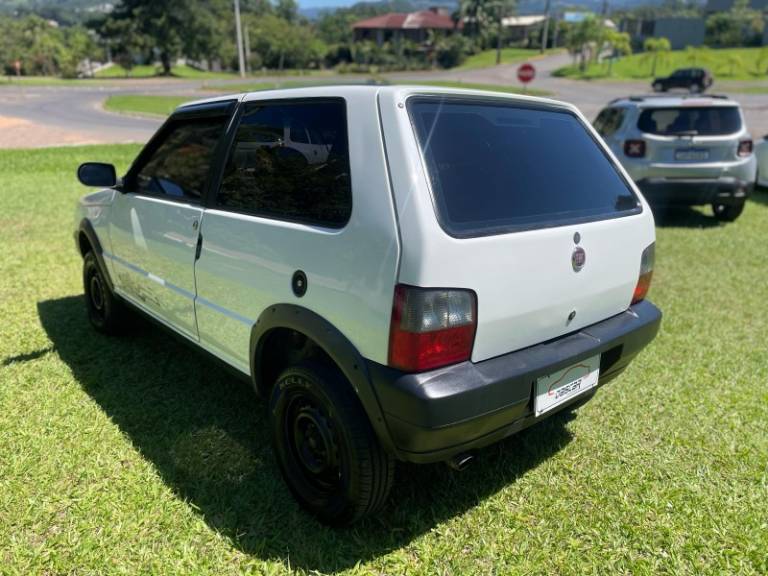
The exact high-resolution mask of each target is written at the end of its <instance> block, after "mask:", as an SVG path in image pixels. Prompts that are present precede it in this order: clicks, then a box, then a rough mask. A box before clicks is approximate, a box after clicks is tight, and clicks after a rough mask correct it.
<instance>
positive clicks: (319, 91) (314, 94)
mask: <svg viewBox="0 0 768 576" xmlns="http://www.w3.org/2000/svg"><path fill="white" fill-rule="evenodd" d="M361 94H362V95H366V94H367V95H369V96H370V97H371V98H377V97H378V96H379V95H383V94H394V95H395V96H396V97H400V98H403V99H405V98H407V97H409V96H412V95H419V94H424V95H428V94H434V95H445V96H451V95H454V96H475V97H483V96H485V97H489V96H490V97H493V98H502V99H505V100H509V101H510V102H518V103H528V104H531V103H535V104H539V105H544V106H547V107H557V108H566V109H568V110H572V111H574V112H577V113H578V109H577V108H576V107H575V106H573V105H572V104H569V103H567V102H561V101H558V100H552V99H549V98H541V97H537V96H528V95H525V94H511V93H507V92H494V91H490V90H475V89H465V88H445V87H439V86H421V85H377V84H364V85H354V84H335V85H327V86H312V87H304V88H278V89H274V90H259V91H256V92H241V93H239V94H230V95H226V96H217V97H213V98H205V99H202V100H194V101H191V102H186V103H184V104H181V105H180V106H179V107H178V108H177V109H176V110H177V111H180V110H184V109H187V108H189V107H193V106H199V105H203V104H211V103H214V102H222V101H227V100H238V101H243V102H250V101H258V100H278V99H284V98H285V99H288V98H318V97H320V98H322V97H326V98H333V97H336V98H338V97H341V98H343V97H345V96H360V95H361Z"/></svg>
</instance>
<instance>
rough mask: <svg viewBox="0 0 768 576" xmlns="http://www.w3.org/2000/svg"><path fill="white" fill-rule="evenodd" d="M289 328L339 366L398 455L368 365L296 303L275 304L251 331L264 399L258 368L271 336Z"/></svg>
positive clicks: (255, 379) (254, 374)
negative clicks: (305, 338)
mask: <svg viewBox="0 0 768 576" xmlns="http://www.w3.org/2000/svg"><path fill="white" fill-rule="evenodd" d="M280 328H288V329H290V330H295V331H297V332H300V333H302V334H304V335H305V336H307V337H308V338H311V339H312V340H313V341H314V342H315V343H316V344H317V345H318V346H320V347H321V348H322V349H323V351H324V352H325V353H326V354H328V356H329V357H330V358H331V359H332V360H333V361H334V363H336V365H337V366H338V367H339V369H340V370H341V372H342V373H343V374H344V376H345V377H346V378H347V380H348V381H349V382H350V383H351V385H352V388H353V389H354V391H355V392H356V394H357V397H358V398H359V399H360V403H361V404H362V405H363V409H364V410H365V412H366V414H367V415H368V419H369V420H370V422H371V426H372V427H373V430H374V432H375V433H376V436H377V437H378V439H379V441H380V442H381V444H382V446H383V447H384V449H385V450H387V451H388V452H390V453H391V454H393V455H395V456H397V455H398V451H397V449H396V448H395V446H394V443H393V442H392V439H391V436H390V434H389V429H388V428H387V425H386V421H385V420H384V414H383V412H382V410H381V405H380V404H379V400H378V397H377V396H376V392H375V390H374V387H373V385H372V383H371V376H370V374H369V373H368V362H367V361H366V360H365V359H364V358H363V356H362V355H361V354H360V352H358V350H357V348H356V347H355V346H354V345H353V344H352V343H351V342H350V341H349V340H348V339H347V337H346V336H344V334H342V333H341V331H340V330H339V329H338V328H336V327H335V326H334V325H333V324H331V323H330V322H328V321H327V320H326V319H325V318H323V317H322V316H320V315H318V314H317V313H315V312H313V311H311V310H309V309H307V308H304V307H303V306H297V305H295V304H275V305H272V306H269V307H268V308H266V309H265V310H264V311H263V312H262V313H261V315H260V316H259V319H258V320H257V321H256V324H254V326H253V328H252V329H251V342H250V358H251V382H252V383H253V386H254V389H255V390H256V391H257V393H259V394H260V395H262V396H264V392H265V390H266V387H267V383H266V382H261V381H260V379H261V377H260V371H259V370H258V366H259V364H260V362H261V356H262V353H263V351H264V345H265V344H266V341H267V336H268V335H269V333H270V332H272V331H273V330H275V329H280Z"/></svg>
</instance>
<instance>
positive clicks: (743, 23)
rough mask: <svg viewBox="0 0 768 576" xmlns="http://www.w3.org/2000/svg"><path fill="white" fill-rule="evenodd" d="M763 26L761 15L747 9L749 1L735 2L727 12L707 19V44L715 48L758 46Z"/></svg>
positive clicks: (740, 0)
mask: <svg viewBox="0 0 768 576" xmlns="http://www.w3.org/2000/svg"><path fill="white" fill-rule="evenodd" d="M764 26H765V24H764V21H763V16H762V14H761V13H760V12H759V11H757V10H753V9H752V8H750V7H749V0H736V1H735V2H734V4H733V8H731V9H730V10H729V11H727V12H717V13H715V14H712V15H711V16H710V17H709V18H707V32H706V39H707V44H709V45H711V46H717V47H727V46H745V45H758V44H759V43H760V41H761V38H762V33H763V28H764Z"/></svg>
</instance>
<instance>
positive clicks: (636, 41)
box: [619, 17, 706, 50]
mask: <svg viewBox="0 0 768 576" xmlns="http://www.w3.org/2000/svg"><path fill="white" fill-rule="evenodd" d="M619 30H620V31H621V32H627V33H628V34H629V36H630V38H631V39H632V46H633V48H635V49H637V50H640V49H642V47H643V42H645V39H646V38H666V39H668V40H669V44H670V45H671V47H672V50H682V49H684V48H685V47H687V46H701V45H703V44H704V34H705V32H706V25H705V23H704V19H703V18H673V17H671V18H656V19H655V20H642V19H634V18H627V19H625V20H622V22H621V25H620V27H619Z"/></svg>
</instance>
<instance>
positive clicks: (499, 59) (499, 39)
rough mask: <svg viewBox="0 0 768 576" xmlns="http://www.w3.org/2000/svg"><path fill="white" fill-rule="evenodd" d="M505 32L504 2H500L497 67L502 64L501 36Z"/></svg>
mask: <svg viewBox="0 0 768 576" xmlns="http://www.w3.org/2000/svg"><path fill="white" fill-rule="evenodd" d="M503 31H504V0H500V1H499V31H498V33H497V35H496V65H497V66H498V65H499V64H501V35H502V32H503Z"/></svg>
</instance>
